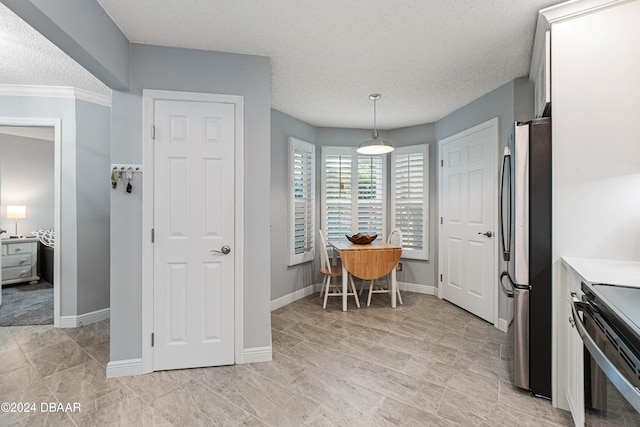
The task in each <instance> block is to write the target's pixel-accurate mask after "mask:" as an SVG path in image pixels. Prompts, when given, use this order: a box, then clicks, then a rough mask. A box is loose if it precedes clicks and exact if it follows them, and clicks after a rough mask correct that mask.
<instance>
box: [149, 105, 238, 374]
mask: <svg viewBox="0 0 640 427" xmlns="http://www.w3.org/2000/svg"><path fill="white" fill-rule="evenodd" d="M154 107H155V108H154V123H155V142H154V167H155V171H154V208H153V212H154V219H153V221H154V234H155V242H154V246H153V251H154V255H153V258H154V263H153V264H154V266H153V276H154V277H153V281H154V286H153V294H154V298H153V299H154V316H153V317H154V347H153V369H154V370H163V369H179V368H190V367H197V366H214V365H228V364H233V363H234V259H235V256H234V240H233V239H234V141H235V134H234V132H235V131H234V129H235V122H234V120H235V118H234V106H233V104H227V103H216V102H191V101H167V100H156V101H155V105H154ZM223 248H225V249H223ZM227 248H228V251H227ZM215 251H219V252H215ZM222 252H228V253H226V254H225V253H222Z"/></svg>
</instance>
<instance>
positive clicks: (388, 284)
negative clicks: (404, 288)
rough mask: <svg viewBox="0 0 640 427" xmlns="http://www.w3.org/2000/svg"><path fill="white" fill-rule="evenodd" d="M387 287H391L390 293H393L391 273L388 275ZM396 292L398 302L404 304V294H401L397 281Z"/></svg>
mask: <svg viewBox="0 0 640 427" xmlns="http://www.w3.org/2000/svg"><path fill="white" fill-rule="evenodd" d="M387 289H389V294H391V278H390V275H388V276H387ZM396 294H397V295H398V302H399V303H400V304H401V305H402V295H400V287H399V286H398V283H397V282H396Z"/></svg>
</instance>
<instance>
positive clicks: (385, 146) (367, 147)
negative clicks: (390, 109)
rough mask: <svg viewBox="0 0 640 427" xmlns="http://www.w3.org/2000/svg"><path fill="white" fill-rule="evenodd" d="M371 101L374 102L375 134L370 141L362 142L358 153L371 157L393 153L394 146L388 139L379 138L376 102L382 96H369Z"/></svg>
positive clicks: (374, 94) (372, 134)
mask: <svg viewBox="0 0 640 427" xmlns="http://www.w3.org/2000/svg"><path fill="white" fill-rule="evenodd" d="M369 99H371V100H373V132H372V133H371V139H370V140H368V141H364V142H361V143H360V145H358V153H360V154H369V155H375V154H387V153H390V152H392V151H393V145H391V143H390V142H389V141H387V140H386V139H380V138H378V131H377V130H376V101H377V100H378V99H380V94H379V93H372V94H371V95H369Z"/></svg>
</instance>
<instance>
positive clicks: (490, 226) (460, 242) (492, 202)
mask: <svg viewBox="0 0 640 427" xmlns="http://www.w3.org/2000/svg"><path fill="white" fill-rule="evenodd" d="M497 125H498V121H497V119H495V120H491V121H489V122H486V123H483V124H481V125H478V126H475V127H473V128H471V129H469V130H467V131H464V132H461V133H459V134H456V135H454V136H451V137H449V138H446V139H445V140H443V141H441V143H440V153H441V159H442V162H441V169H442V170H441V172H442V174H441V182H440V194H441V196H440V203H441V206H440V209H441V211H440V213H441V217H442V218H441V224H442V225H441V226H440V257H441V263H440V273H441V274H442V276H441V281H440V285H441V286H442V297H443V298H444V299H446V300H448V301H450V302H452V303H453V304H455V305H457V306H459V307H462V308H464V309H465V310H467V311H469V312H471V313H473V314H475V315H476V316H479V317H481V318H482V319H485V320H487V321H489V322H491V323H494V321H495V320H494V307H495V292H496V284H497V276H496V244H495V242H496V237H495V235H496V232H497V228H496V206H497V186H496V185H497V184H496V183H497V169H496V157H497V146H498V129H497Z"/></svg>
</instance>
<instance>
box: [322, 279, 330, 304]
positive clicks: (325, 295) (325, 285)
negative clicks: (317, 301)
mask: <svg viewBox="0 0 640 427" xmlns="http://www.w3.org/2000/svg"><path fill="white" fill-rule="evenodd" d="M325 282H326V284H325ZM330 284H331V276H326V277H325V278H324V280H323V282H322V287H323V288H325V289H324V303H323V304H322V308H327V297H328V296H329V285H330Z"/></svg>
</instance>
